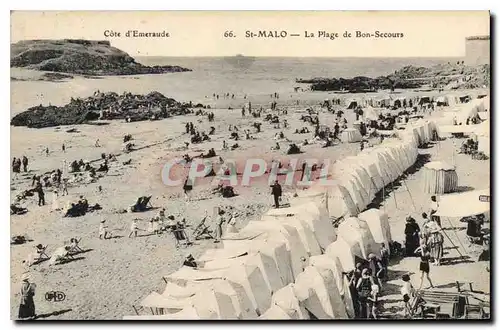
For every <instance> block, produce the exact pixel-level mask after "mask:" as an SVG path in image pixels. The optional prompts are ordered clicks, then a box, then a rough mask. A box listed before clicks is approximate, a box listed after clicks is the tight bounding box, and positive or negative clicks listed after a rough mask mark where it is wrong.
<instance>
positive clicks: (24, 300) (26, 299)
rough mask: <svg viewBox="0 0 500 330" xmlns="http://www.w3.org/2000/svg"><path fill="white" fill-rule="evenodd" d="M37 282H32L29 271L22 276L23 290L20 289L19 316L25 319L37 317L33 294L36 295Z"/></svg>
mask: <svg viewBox="0 0 500 330" xmlns="http://www.w3.org/2000/svg"><path fill="white" fill-rule="evenodd" d="M35 289H36V284H35V283H31V282H30V275H29V273H24V274H23V275H22V277H21V290H20V292H19V293H20V295H21V299H20V303H19V313H18V315H17V317H18V318H19V319H21V320H24V319H34V318H36V313H35V301H34V299H33V296H35Z"/></svg>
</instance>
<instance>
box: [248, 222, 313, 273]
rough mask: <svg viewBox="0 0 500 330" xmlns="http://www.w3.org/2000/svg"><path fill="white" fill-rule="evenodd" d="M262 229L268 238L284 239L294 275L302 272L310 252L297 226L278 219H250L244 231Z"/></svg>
mask: <svg viewBox="0 0 500 330" xmlns="http://www.w3.org/2000/svg"><path fill="white" fill-rule="evenodd" d="M246 230H249V231H253V232H255V231H260V232H263V233H265V235H266V236H267V238H269V239H273V240H280V241H284V242H285V243H286V246H287V250H288V251H290V259H291V267H292V271H293V275H294V276H295V275H297V274H298V273H300V272H301V271H302V269H303V267H304V266H305V265H307V262H308V261H309V254H308V253H307V251H306V247H305V246H304V244H303V243H302V240H301V239H300V235H299V233H298V231H297V229H296V228H294V227H292V226H290V225H288V224H283V223H279V222H276V221H262V220H260V221H249V222H248V224H247V225H246V226H245V227H244V228H243V229H242V231H246Z"/></svg>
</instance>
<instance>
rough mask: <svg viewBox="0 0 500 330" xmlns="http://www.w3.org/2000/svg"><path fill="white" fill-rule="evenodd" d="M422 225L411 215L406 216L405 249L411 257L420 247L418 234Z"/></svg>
mask: <svg viewBox="0 0 500 330" xmlns="http://www.w3.org/2000/svg"><path fill="white" fill-rule="evenodd" d="M419 233H420V227H419V226H418V224H417V223H416V222H415V219H413V218H412V217H411V216H408V217H406V225H405V249H406V256H407V257H411V256H414V255H415V252H414V251H415V249H416V248H417V247H418V245H419V244H418V239H419V238H418V235H419Z"/></svg>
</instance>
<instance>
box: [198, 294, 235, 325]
mask: <svg viewBox="0 0 500 330" xmlns="http://www.w3.org/2000/svg"><path fill="white" fill-rule="evenodd" d="M231 295H232V296H233V297H235V298H234V299H236V300H237V298H236V296H237V294H236V292H235V291H234V290H232V288H231V287H230V286H229V288H228V290H225V288H221V287H213V286H204V287H203V288H202V289H201V290H200V292H198V293H197V294H196V295H195V297H194V299H193V301H192V304H193V307H194V309H195V310H196V312H197V314H198V315H199V316H200V317H201V318H202V319H203V320H213V319H215V320H237V319H240V318H241V315H238V313H237V312H236V309H235V307H234V305H233V300H232V298H231Z"/></svg>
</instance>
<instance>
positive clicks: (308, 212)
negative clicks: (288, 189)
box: [267, 193, 337, 255]
mask: <svg viewBox="0 0 500 330" xmlns="http://www.w3.org/2000/svg"><path fill="white" fill-rule="evenodd" d="M327 198H328V196H327V194H326V193H321V199H320V202H319V203H318V202H315V201H314V200H313V199H311V198H300V197H299V198H293V197H292V198H291V199H290V203H291V205H292V207H288V208H278V209H271V210H269V212H268V213H267V215H270V216H287V215H292V216H293V217H297V218H298V219H300V220H301V221H302V222H304V223H305V224H306V225H307V226H308V227H309V229H310V230H311V231H312V233H313V235H314V237H315V240H316V242H317V243H318V244H319V247H320V248H321V250H323V251H324V249H326V247H327V246H328V245H329V244H330V243H332V242H333V241H335V239H336V237H337V235H336V234H335V230H334V228H333V226H332V224H331V222H330V218H329V214H328V209H327V208H326V206H327V205H326V204H327ZM315 200H318V199H317V198H315ZM310 252H311V254H312V255H316V254H319V253H312V251H310Z"/></svg>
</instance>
